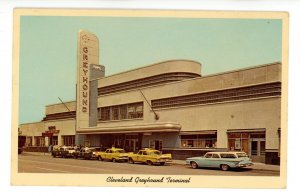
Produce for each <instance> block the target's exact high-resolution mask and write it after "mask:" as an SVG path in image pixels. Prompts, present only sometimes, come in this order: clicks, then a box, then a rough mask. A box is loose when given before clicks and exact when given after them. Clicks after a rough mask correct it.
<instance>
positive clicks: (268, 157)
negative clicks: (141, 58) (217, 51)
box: [19, 31, 281, 164]
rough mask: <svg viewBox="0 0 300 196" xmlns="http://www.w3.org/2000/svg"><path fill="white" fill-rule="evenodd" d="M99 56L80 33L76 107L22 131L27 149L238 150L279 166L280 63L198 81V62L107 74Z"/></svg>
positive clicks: (56, 107) (60, 107)
mask: <svg viewBox="0 0 300 196" xmlns="http://www.w3.org/2000/svg"><path fill="white" fill-rule="evenodd" d="M87 37H88V38H89V39H87ZM89 41H92V43H89ZM98 54H99V47H98V40H97V37H95V36H94V35H93V34H90V33H88V32H85V31H80V32H79V40H78V66H77V70H78V71H77V72H78V75H77V95H76V101H71V102H66V103H57V104H53V105H47V106H46V108H45V116H44V118H43V119H42V120H41V121H40V122H34V123H26V124H21V125H19V130H20V132H21V134H22V135H24V136H26V147H27V149H28V150H34V149H36V147H43V146H45V147H46V146H48V145H68V146H73V145H77V146H79V145H81V146H95V147H102V148H103V149H105V148H109V147H112V146H115V147H121V148H124V149H125V150H126V151H129V152H133V151H136V150H138V149H141V148H146V147H150V148H155V149H159V150H162V151H163V152H165V153H172V156H173V158H174V159H185V158H186V157H191V156H199V155H203V154H204V153H206V152H208V151H227V150H235V151H244V152H246V153H247V154H249V155H250V156H251V158H252V159H253V161H255V162H263V163H267V164H279V162H280V133H281V124H280V122H281V121H280V119H281V63H280V62H274V63H270V64H264V65H256V66H253V67H248V68H245V69H240V70H232V71H229V72H224V73H218V74H213V75H206V76H203V75H202V74H201V68H202V65H201V64H200V63H199V62H195V61H191V60H170V61H165V62H160V63H155V64H152V65H148V66H144V67H140V68H137V69H133V70H128V71H126V72H121V73H118V74H114V75H110V76H105V67H104V66H102V65H99V62H98V59H99V57H98Z"/></svg>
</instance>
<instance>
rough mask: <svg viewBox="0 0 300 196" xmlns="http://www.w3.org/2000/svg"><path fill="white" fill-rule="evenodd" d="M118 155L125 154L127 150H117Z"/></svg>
mask: <svg viewBox="0 0 300 196" xmlns="http://www.w3.org/2000/svg"><path fill="white" fill-rule="evenodd" d="M116 153H125V150H116Z"/></svg>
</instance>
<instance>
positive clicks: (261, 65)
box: [192, 61, 282, 79]
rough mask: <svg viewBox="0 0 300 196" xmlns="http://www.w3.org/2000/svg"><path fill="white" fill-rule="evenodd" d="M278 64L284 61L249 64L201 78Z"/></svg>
mask: <svg viewBox="0 0 300 196" xmlns="http://www.w3.org/2000/svg"><path fill="white" fill-rule="evenodd" d="M276 64H282V63H281V61H275V62H272V63H265V64H260V65H253V66H248V67H245V68H239V69H234V70H229V71H224V72H219V73H213V74H208V75H204V76H202V77H201V78H205V77H211V76H217V75H223V74H229V73H234V72H240V71H246V70H250V69H256V68H260V67H267V66H270V65H276ZM192 79H193V78H192ZM198 79H199V78H198Z"/></svg>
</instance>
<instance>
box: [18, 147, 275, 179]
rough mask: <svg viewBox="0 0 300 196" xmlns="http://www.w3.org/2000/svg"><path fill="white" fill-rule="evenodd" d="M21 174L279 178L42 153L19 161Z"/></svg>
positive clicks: (175, 164)
mask: <svg viewBox="0 0 300 196" xmlns="http://www.w3.org/2000/svg"><path fill="white" fill-rule="evenodd" d="M18 172H20V173H85V174H162V175H224V176H279V175H280V172H279V171H278V170H270V169H268V170H264V169H256V168H255V167H253V168H243V169H236V170H230V171H221V170H219V169H207V168H200V169H192V168H191V167H190V166H187V165H185V164H184V162H183V161H176V160H174V161H173V163H171V164H166V165H164V166H156V165H152V166H148V165H145V164H139V163H137V164H129V163H112V162H108V161H98V160H84V159H72V158H53V157H52V156H50V155H49V154H47V153H45V154H42V153H26V152H24V153H23V154H20V155H19V157H18Z"/></svg>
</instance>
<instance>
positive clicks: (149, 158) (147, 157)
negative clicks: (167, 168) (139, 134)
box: [128, 148, 172, 165]
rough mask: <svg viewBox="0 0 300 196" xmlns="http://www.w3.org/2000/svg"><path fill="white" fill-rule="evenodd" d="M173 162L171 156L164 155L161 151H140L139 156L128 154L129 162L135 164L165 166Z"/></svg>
mask: <svg viewBox="0 0 300 196" xmlns="http://www.w3.org/2000/svg"><path fill="white" fill-rule="evenodd" d="M171 161H172V155H171V154H162V153H161V151H159V150H155V149H151V148H145V149H142V150H140V151H139V152H138V153H137V154H133V153H130V154H128V162H129V163H132V164H133V163H135V162H142V163H147V164H148V165H152V164H159V165H164V164H165V163H167V162H171Z"/></svg>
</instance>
